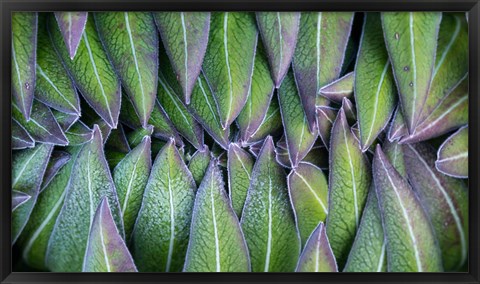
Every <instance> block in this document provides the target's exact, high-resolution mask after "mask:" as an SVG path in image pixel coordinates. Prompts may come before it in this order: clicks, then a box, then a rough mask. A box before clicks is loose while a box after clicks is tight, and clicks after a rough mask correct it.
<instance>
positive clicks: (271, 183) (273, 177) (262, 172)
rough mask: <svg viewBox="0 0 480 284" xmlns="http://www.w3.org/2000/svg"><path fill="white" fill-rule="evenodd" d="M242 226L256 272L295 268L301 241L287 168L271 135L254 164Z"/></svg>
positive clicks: (291, 269) (253, 268)
mask: <svg viewBox="0 0 480 284" xmlns="http://www.w3.org/2000/svg"><path fill="white" fill-rule="evenodd" d="M241 225H242V229H243V233H244V234H245V239H246V241H247V245H248V248H249V252H250V257H251V261H252V271H253V272H288V271H293V270H294V269H295V265H296V262H297V259H298V256H299V254H300V248H301V242H300V236H299V234H298V230H297V228H296V225H295V217H294V213H293V209H292V207H291V204H290V200H289V198H288V186H287V181H286V177H285V172H284V170H283V168H282V167H281V166H280V165H279V164H278V163H277V162H276V160H275V147H274V145H273V140H272V137H271V136H268V137H267V138H266V139H265V141H264V143H263V146H262V149H261V150H260V153H259V155H258V158H257V161H256V162H255V165H254V167H253V171H252V178H251V182H250V187H249V189H248V193H247V199H246V201H245V206H244V208H243V212H242V219H241Z"/></svg>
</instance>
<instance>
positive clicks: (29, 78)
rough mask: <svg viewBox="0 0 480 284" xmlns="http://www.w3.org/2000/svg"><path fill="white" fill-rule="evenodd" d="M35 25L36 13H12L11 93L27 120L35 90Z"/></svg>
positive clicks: (36, 22) (36, 24)
mask: <svg viewBox="0 0 480 284" xmlns="http://www.w3.org/2000/svg"><path fill="white" fill-rule="evenodd" d="M37 26H38V14H37V13H33V12H14V13H12V95H13V100H14V101H15V103H16V104H17V105H18V106H19V109H20V113H21V114H22V116H23V118H24V119H25V120H27V121H29V120H30V113H31V110H32V103H33V97H34V91H35V76H36V75H35V65H36V55H37V29H38V27H37Z"/></svg>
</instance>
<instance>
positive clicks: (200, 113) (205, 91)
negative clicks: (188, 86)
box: [187, 74, 230, 149]
mask: <svg viewBox="0 0 480 284" xmlns="http://www.w3.org/2000/svg"><path fill="white" fill-rule="evenodd" d="M187 108H188V109H189V110H190V112H191V113H192V115H193V116H194V117H195V119H196V120H197V121H198V122H199V123H200V124H201V125H202V126H203V128H204V129H205V130H206V131H207V132H208V134H210V136H212V138H213V139H214V140H215V141H216V142H217V143H218V144H219V145H220V146H222V148H224V149H228V143H229V141H228V136H229V135H230V128H226V129H223V128H222V125H221V124H220V117H219V115H218V110H217V108H216V105H215V98H214V97H213V94H212V91H211V90H210V86H209V85H208V83H207V81H206V80H205V76H204V75H203V74H200V76H198V79H197V83H196V84H195V86H194V87H193V91H192V94H191V103H190V105H189V106H188V107H187Z"/></svg>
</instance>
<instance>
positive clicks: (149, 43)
mask: <svg viewBox="0 0 480 284" xmlns="http://www.w3.org/2000/svg"><path fill="white" fill-rule="evenodd" d="M94 18H95V23H96V27H97V31H98V35H99V36H100V39H101V41H102V43H103V46H104V48H105V50H106V51H107V53H108V55H109V59H110V61H111V62H112V64H113V67H114V68H115V71H116V73H117V74H118V76H119V77H120V80H121V82H122V87H123V88H124V90H125V92H126V93H127V96H128V97H129V98H130V100H131V102H132V104H133V106H134V107H135V110H136V112H137V115H138V117H139V118H140V123H141V124H142V126H143V127H145V126H146V125H147V123H148V120H149V119H150V114H151V112H152V109H153V106H154V104H155V98H156V95H157V84H158V82H157V76H158V34H157V29H156V27H155V22H154V20H153V17H152V15H151V13H147V12H99V13H94Z"/></svg>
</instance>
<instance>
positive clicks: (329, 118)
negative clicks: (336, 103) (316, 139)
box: [316, 106, 338, 149]
mask: <svg viewBox="0 0 480 284" xmlns="http://www.w3.org/2000/svg"><path fill="white" fill-rule="evenodd" d="M316 112H317V127H318V136H320V139H321V140H322V142H323V145H325V147H326V148H327V149H329V147H330V134H331V131H332V125H333V122H334V121H335V118H336V117H337V113H338V111H337V110H336V109H334V108H331V107H328V106H318V107H317V109H316Z"/></svg>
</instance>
